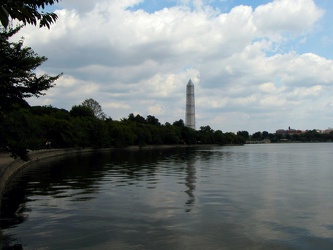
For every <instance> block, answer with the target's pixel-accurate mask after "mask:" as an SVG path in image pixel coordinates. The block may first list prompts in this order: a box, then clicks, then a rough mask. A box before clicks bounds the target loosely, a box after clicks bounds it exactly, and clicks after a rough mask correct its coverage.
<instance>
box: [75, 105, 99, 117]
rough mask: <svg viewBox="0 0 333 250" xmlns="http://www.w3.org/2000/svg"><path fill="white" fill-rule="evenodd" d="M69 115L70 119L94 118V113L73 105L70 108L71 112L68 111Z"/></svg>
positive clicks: (83, 107) (89, 109) (81, 106)
mask: <svg viewBox="0 0 333 250" xmlns="http://www.w3.org/2000/svg"><path fill="white" fill-rule="evenodd" d="M69 114H70V115H71V116H72V117H95V114H94V111H93V110H92V109H91V108H89V107H87V106H83V105H75V106H73V107H72V109H71V111H69Z"/></svg>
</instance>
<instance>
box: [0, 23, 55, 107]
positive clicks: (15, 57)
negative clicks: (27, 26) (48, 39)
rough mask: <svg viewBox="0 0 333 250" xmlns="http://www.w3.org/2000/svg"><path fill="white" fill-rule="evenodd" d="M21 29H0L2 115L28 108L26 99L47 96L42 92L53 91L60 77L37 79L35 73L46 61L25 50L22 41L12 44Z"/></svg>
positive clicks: (30, 50) (28, 48) (0, 99)
mask: <svg viewBox="0 0 333 250" xmlns="http://www.w3.org/2000/svg"><path fill="white" fill-rule="evenodd" d="M21 27H22V26H20V27H16V28H9V29H8V30H5V29H4V28H1V29H0V65H1V68H0V112H2V111H4V110H8V109H11V108H13V106H14V105H17V104H18V105H20V106H22V105H23V106H28V104H27V102H26V101H25V98H28V97H32V96H36V97H39V96H42V95H45V94H44V93H43V91H45V90H48V89H49V88H52V87H53V86H54V84H53V82H54V81H56V80H57V79H58V78H59V77H60V75H61V74H59V75H56V76H49V75H47V74H43V75H41V76H37V75H36V72H35V69H36V68H37V67H39V66H40V65H41V64H42V63H43V62H45V61H46V60H47V58H46V57H44V56H38V55H37V53H35V52H34V51H33V50H32V49H31V48H30V47H23V40H22V39H21V40H20V41H18V42H10V41H9V39H10V37H12V36H13V35H14V34H16V33H17V32H18V31H19V30H20V29H21Z"/></svg>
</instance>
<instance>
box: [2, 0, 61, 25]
mask: <svg viewBox="0 0 333 250" xmlns="http://www.w3.org/2000/svg"><path fill="white" fill-rule="evenodd" d="M57 2H59V0H15V1H14V0H1V1H0V21H1V24H2V25H3V26H4V27H7V26H8V24H9V22H10V19H16V20H18V21H21V22H23V24H27V23H28V24H33V25H37V24H38V21H39V26H40V27H48V28H50V25H51V24H52V23H54V22H55V21H56V20H57V19H58V16H57V14H55V13H52V12H44V11H43V10H44V9H45V7H47V6H48V5H53V4H55V3H57Z"/></svg>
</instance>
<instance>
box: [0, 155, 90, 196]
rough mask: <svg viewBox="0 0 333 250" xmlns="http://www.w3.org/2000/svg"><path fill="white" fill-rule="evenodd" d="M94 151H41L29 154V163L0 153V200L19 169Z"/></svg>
mask: <svg viewBox="0 0 333 250" xmlns="http://www.w3.org/2000/svg"><path fill="white" fill-rule="evenodd" d="M93 150H94V149H43V150H36V151H31V152H29V161H23V160H21V159H19V158H16V159H14V158H13V157H11V156H10V154H8V153H0V199H1V198H2V193H3V191H4V188H5V187H6V185H7V183H8V182H9V181H10V179H11V178H12V176H13V175H14V174H15V173H16V172H17V171H19V170H20V169H22V168H24V167H27V166H29V165H31V164H33V163H35V162H38V161H40V160H42V159H47V158H50V157H55V156H60V155H66V154H75V153H85V152H91V151H93Z"/></svg>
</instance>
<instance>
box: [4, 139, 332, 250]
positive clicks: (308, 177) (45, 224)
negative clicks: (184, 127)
mask: <svg viewBox="0 0 333 250" xmlns="http://www.w3.org/2000/svg"><path fill="white" fill-rule="evenodd" d="M1 210H2V211H1V235H0V237H1V242H2V244H3V247H4V248H6V247H8V246H14V245H21V246H22V247H23V249H333V143H326V144H321V143H314V144H265V145H245V146H230V147H229V146H224V147H195V148H169V149H151V150H150V149H147V150H146V149H145V150H137V151H121V150H115V151H112V152H107V153H94V154H84V155H76V156H67V157H62V158H55V159H53V160H52V161H47V162H40V163H38V164H36V165H35V166H33V167H29V168H26V169H24V170H23V171H21V172H20V173H19V174H18V175H17V176H16V177H15V178H14V179H13V181H12V182H11V185H9V186H8V188H7V191H6V192H5V194H4V197H3V199H2V206H1Z"/></svg>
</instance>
